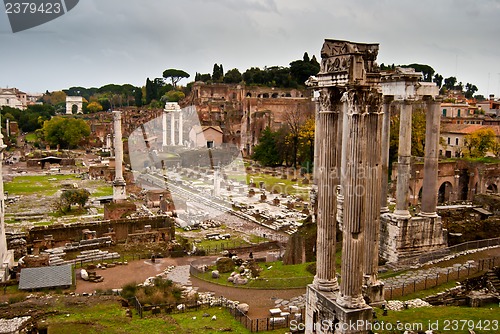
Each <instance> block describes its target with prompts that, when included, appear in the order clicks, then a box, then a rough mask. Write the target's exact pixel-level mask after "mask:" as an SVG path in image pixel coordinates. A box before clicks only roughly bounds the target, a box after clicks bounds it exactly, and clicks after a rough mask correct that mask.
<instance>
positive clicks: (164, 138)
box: [161, 110, 168, 147]
mask: <svg viewBox="0 0 500 334" xmlns="http://www.w3.org/2000/svg"><path fill="white" fill-rule="evenodd" d="M161 133H162V145H163V147H165V146H167V145H168V144H167V111H166V110H163V114H162V122H161Z"/></svg>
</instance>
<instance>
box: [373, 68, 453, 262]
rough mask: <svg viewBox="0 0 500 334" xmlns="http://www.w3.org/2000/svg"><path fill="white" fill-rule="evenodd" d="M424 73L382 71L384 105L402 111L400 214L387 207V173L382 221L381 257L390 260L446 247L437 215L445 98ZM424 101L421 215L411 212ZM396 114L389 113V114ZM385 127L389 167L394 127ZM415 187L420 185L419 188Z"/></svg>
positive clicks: (398, 181)
mask: <svg viewBox="0 0 500 334" xmlns="http://www.w3.org/2000/svg"><path fill="white" fill-rule="evenodd" d="M421 76H422V74H421V73H419V72H415V70H413V69H403V68H397V69H396V71H395V72H390V73H384V74H383V75H382V82H381V86H382V92H383V94H384V110H385V111H386V112H388V111H389V110H390V109H391V107H396V108H397V109H399V112H400V126H399V150H398V164H397V171H396V175H397V185H396V207H395V210H394V213H389V212H388V207H387V195H388V194H387V172H384V174H383V178H384V179H383V182H382V184H383V188H382V198H383V199H384V200H383V203H382V206H381V209H380V211H381V212H382V225H381V242H380V247H381V252H380V253H381V256H382V257H383V258H385V259H386V260H388V261H389V262H397V261H399V260H401V259H403V258H407V257H411V256H415V255H418V254H422V253H424V252H428V251H433V250H437V249H440V248H444V247H446V239H445V234H444V232H443V228H442V224H441V218H440V217H439V216H438V215H437V212H436V205H437V202H438V198H437V194H438V187H437V179H438V143H439V118H440V110H439V106H440V103H441V100H440V99H439V98H437V95H438V93H439V91H438V88H437V86H436V84H435V83H430V82H429V83H427V82H421V81H420V78H421ZM417 105H421V106H423V107H424V108H425V110H426V134H425V157H424V166H423V170H422V174H423V182H422V183H423V186H422V207H421V212H420V213H419V214H418V215H412V214H411V213H410V211H409V209H408V208H409V204H410V203H409V202H410V194H412V193H414V191H415V190H413V191H411V188H412V187H411V186H410V178H411V175H412V173H411V129H412V110H413V108H414V107H415V106H417ZM385 117H386V118H388V117H390V116H389V115H386V116H385ZM385 122H386V123H385V126H386V128H385V129H384V132H383V138H382V142H383V144H384V145H385V146H384V149H383V154H384V158H383V161H382V164H383V169H384V171H387V166H388V151H389V139H388V138H389V137H390V133H389V127H388V124H387V122H388V120H386V121H385ZM413 188H415V186H414V187H413Z"/></svg>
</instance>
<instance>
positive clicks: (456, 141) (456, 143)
mask: <svg viewBox="0 0 500 334" xmlns="http://www.w3.org/2000/svg"><path fill="white" fill-rule="evenodd" d="M455 145H457V146H458V138H455Z"/></svg>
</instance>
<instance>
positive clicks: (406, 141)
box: [394, 100, 413, 218]
mask: <svg viewBox="0 0 500 334" xmlns="http://www.w3.org/2000/svg"><path fill="white" fill-rule="evenodd" d="M412 108H413V106H412V105H411V103H410V102H409V101H408V100H404V101H403V104H402V106H401V112H400V116H399V148H398V178H397V185H396V210H395V211H394V215H396V216H397V217H399V218H410V217H411V215H410V211H408V196H407V195H408V189H409V188H410V168H411V167H410V160H411V115H412Z"/></svg>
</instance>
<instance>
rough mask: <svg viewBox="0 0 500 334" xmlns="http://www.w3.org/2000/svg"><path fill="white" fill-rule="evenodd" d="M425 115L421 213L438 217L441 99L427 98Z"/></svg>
mask: <svg viewBox="0 0 500 334" xmlns="http://www.w3.org/2000/svg"><path fill="white" fill-rule="evenodd" d="M426 102H427V113H426V116H425V159H424V183H423V186H422V211H421V213H420V215H422V216H426V217H437V213H436V205H437V193H438V183H437V181H438V152H439V125H440V116H441V108H440V106H441V100H439V99H438V100H433V99H431V98H429V99H427V101H426Z"/></svg>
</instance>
